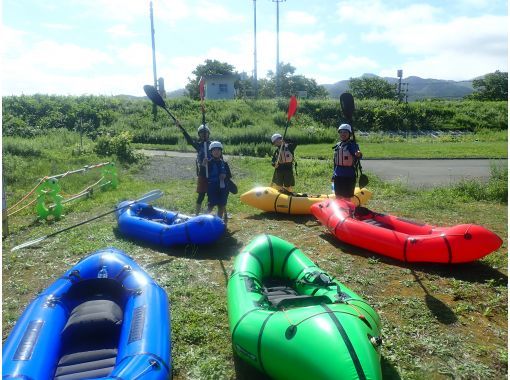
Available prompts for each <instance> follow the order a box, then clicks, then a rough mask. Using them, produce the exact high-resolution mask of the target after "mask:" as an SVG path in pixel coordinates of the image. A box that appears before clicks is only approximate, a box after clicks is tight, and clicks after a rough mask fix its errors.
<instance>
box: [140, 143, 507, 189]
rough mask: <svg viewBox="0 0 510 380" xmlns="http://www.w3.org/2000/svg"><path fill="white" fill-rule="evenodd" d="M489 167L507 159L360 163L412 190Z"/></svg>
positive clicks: (484, 175)
mask: <svg viewBox="0 0 510 380" xmlns="http://www.w3.org/2000/svg"><path fill="white" fill-rule="evenodd" d="M141 152H143V153H144V154H146V155H148V156H171V157H195V156H196V155H195V153H183V152H169V151H161V150H142V151H141ZM226 158H228V156H226ZM491 165H496V166H498V167H502V166H504V167H508V160H507V159H499V160H487V159H465V160H464V159H463V160H446V159H445V160H364V161H363V170H364V171H366V172H369V173H373V174H375V175H376V176H378V177H379V178H381V179H382V180H384V181H391V182H393V181H395V182H401V183H403V184H405V185H407V186H409V187H412V188H425V187H435V186H442V185H449V184H452V183H457V182H459V181H461V180H463V179H479V180H481V181H488V179H489V177H490V170H491V169H490V168H491Z"/></svg>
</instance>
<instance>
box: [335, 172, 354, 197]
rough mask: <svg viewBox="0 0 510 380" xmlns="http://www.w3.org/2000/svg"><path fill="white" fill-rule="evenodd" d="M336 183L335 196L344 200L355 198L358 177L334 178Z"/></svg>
mask: <svg viewBox="0 0 510 380" xmlns="http://www.w3.org/2000/svg"><path fill="white" fill-rule="evenodd" d="M333 181H334V183H335V195H336V196H339V197H344V198H351V197H352V196H354V188H355V187H356V177H333Z"/></svg>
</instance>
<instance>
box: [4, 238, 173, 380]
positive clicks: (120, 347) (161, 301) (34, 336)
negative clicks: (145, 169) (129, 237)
mask: <svg viewBox="0 0 510 380" xmlns="http://www.w3.org/2000/svg"><path fill="white" fill-rule="evenodd" d="M170 346H171V344H170V318H169V304H168V298H167V295H166V293H165V291H164V290H163V289H162V288H161V287H159V285H158V284H156V282H154V280H153V279H152V278H151V277H150V276H149V275H148V274H147V273H145V272H144V271H143V270H142V269H141V268H140V267H139V266H138V264H136V263H135V262H134V261H133V260H132V259H131V258H130V257H129V256H127V255H126V254H125V253H123V252H122V251H119V250H117V249H115V248H106V249H102V250H99V251H97V252H95V253H93V254H91V255H90V256H88V257H86V258H85V259H83V260H81V261H80V262H79V263H78V264H76V265H75V266H74V267H72V268H71V269H69V270H68V271H67V272H66V273H65V274H64V275H63V276H62V277H60V278H59V279H58V280H56V281H55V282H54V283H53V284H52V285H50V286H49V287H48V288H47V289H46V290H44V291H43V292H42V293H41V294H39V295H38V296H37V297H36V298H35V299H34V300H33V301H32V302H31V303H30V304H29V305H28V307H27V309H26V310H25V311H24V312H23V314H22V315H21V317H20V318H19V320H18V321H17V323H16V325H15V326H14V329H13V330H12V332H11V334H10V335H9V337H8V338H7V340H6V342H5V344H4V346H3V357H2V373H3V378H16V379H18V378H19V379H37V380H42V379H57V380H75V379H84V378H86V379H97V378H101V379H137V378H143V379H151V380H159V379H167V378H168V377H169V375H170V373H171V358H170Z"/></svg>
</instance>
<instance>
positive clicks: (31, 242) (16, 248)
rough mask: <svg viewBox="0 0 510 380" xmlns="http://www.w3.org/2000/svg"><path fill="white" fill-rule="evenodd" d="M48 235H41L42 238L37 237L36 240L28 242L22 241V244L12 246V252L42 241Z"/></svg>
mask: <svg viewBox="0 0 510 380" xmlns="http://www.w3.org/2000/svg"><path fill="white" fill-rule="evenodd" d="M47 237H48V236H43V237H40V238H37V239H34V240H30V241H27V242H25V243H22V244H20V245H17V246H16V247H13V248H11V252H14V251H17V250H18V249H21V248H26V247H30V246H31V245H34V244H37V243H40V242H41V241H43V240H44V239H46V238H47Z"/></svg>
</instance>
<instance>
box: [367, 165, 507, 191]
mask: <svg viewBox="0 0 510 380" xmlns="http://www.w3.org/2000/svg"><path fill="white" fill-rule="evenodd" d="M491 165H496V166H498V167H503V166H504V167H508V160H506V159H499V160H486V159H465V160H365V161H363V169H364V170H365V171H367V172H370V173H373V174H375V175H376V176H378V177H379V178H381V179H382V180H384V181H399V182H402V183H404V184H406V185H407V186H409V187H413V188H420V187H435V186H441V185H449V184H452V183H457V182H459V181H461V180H463V179H479V180H482V181H484V182H486V181H488V179H489V177H490V172H491Z"/></svg>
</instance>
